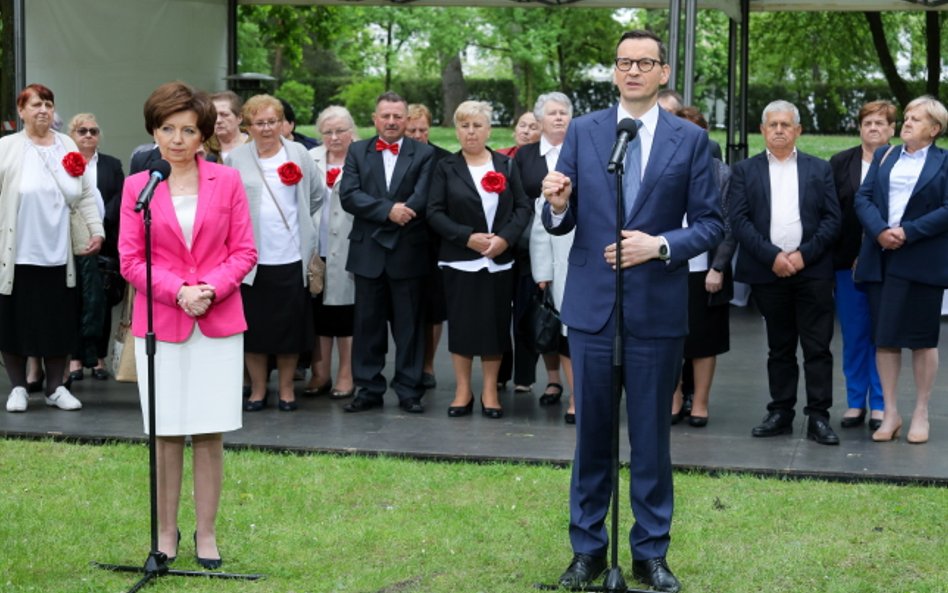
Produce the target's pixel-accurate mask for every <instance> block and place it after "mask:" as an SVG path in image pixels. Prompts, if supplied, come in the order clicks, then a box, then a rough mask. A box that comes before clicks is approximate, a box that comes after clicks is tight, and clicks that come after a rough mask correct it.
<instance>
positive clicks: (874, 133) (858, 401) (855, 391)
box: [830, 101, 896, 431]
mask: <svg viewBox="0 0 948 593" xmlns="http://www.w3.org/2000/svg"><path fill="white" fill-rule="evenodd" d="M895 116H896V110H895V105H893V104H892V103H890V102H889V101H871V102H869V103H866V104H865V105H863V106H862V108H861V109H860V110H859V115H858V118H859V140H860V143H859V146H854V147H853V148H849V149H847V150H844V151H842V152H840V153H838V154H836V155H833V157H832V158H831V159H830V168H831V169H832V170H833V182H834V183H835V184H836V196H837V197H838V198H839V210H840V214H842V229H841V230H840V233H839V238H838V239H837V240H836V245H834V246H833V268H834V269H835V270H836V288H835V296H836V318H837V319H839V328H840V333H842V337H843V375H844V376H845V377H846V401H847V403H848V407H847V409H846V411H845V412H844V413H843V419H842V420H841V421H840V426H841V427H842V428H855V427H857V426H862V425H863V424H865V422H866V410H867V408H868V409H869V414H870V416H869V429H870V430H873V431H875V430H876V429H878V428H879V426H880V425H881V424H882V416H883V410H884V408H885V403H884V401H883V398H882V384H881V382H880V381H879V372H878V370H876V347H875V346H873V345H872V320H871V317H870V315H869V297H868V296H867V295H866V291H865V290H861V289H860V288H857V287H856V284H855V283H854V282H853V266H854V265H855V263H856V256H858V255H859V248H860V246H861V245H862V225H860V224H859V219H858V218H856V209H855V206H854V202H855V198H856V192H857V191H859V186H860V185H862V182H863V180H864V179H865V178H866V173H868V172H869V166H870V165H871V164H872V156H873V155H874V154H875V152H876V151H877V150H879V148H881V147H883V146H886V145H888V143H889V140H890V139H891V138H892V136H894V135H895Z"/></svg>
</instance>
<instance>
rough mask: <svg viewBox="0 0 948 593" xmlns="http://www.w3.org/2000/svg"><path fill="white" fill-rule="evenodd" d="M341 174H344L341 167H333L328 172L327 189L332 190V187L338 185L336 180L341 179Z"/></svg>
mask: <svg viewBox="0 0 948 593" xmlns="http://www.w3.org/2000/svg"><path fill="white" fill-rule="evenodd" d="M340 173H342V168H341V167H333V168H332V169H330V170H328V171H326V187H328V188H329V189H332V186H334V185H336V180H337V179H339V174H340Z"/></svg>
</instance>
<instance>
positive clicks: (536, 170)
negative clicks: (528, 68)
mask: <svg viewBox="0 0 948 593" xmlns="http://www.w3.org/2000/svg"><path fill="white" fill-rule="evenodd" d="M533 113H534V115H535V117H536V118H537V121H539V122H540V132H541V133H540V141H539V142H537V143H533V144H527V145H526V146H524V147H522V148H521V149H520V150H519V151H517V156H516V157H514V161H515V162H516V164H517V166H518V168H519V169H520V177H521V179H523V188H524V190H525V191H526V193H527V197H528V198H530V199H531V200H533V201H534V202H533V204H534V209H535V210H536V212H535V216H534V217H533V224H532V229H531V231H530V270H529V271H530V272H531V278H532V281H533V282H535V283H536V286H537V288H539V290H541V291H542V290H546V289H547V288H549V289H550V290H551V291H552V293H553V303H554V305H556V309H557V310H559V309H560V307H561V306H562V305H563V287H564V286H565V283H566V270H567V268H568V262H567V258H568V257H569V251H570V248H572V246H573V235H574V232H573V231H570V232H569V233H567V234H566V235H562V236H558V237H554V236H553V235H551V234H550V233H548V232H547V231H546V229H545V228H543V222H542V221H541V212H542V209H543V204H545V203H546V200H545V199H543V196H542V184H543V178H544V177H546V174H547V173H548V172H550V171H553V170H554V169H556V161H557V159H558V158H559V156H560V148H561V147H562V145H563V140H564V139H565V138H566V130H567V128H568V127H569V122H570V120H571V119H572V118H573V103H572V101H570V100H569V97H567V96H566V95H564V94H563V93H560V92H552V93H546V94H544V95H540V96H539V97H538V98H537V102H536V105H534V107H533ZM535 290H536V289H535V288H533V287H532V285H531V290H530V291H529V294H530V295H531V296H532V295H533V294H534V293H535ZM543 361H544V363H545V365H546V372H547V379H548V384H547V386H546V389H545V390H544V392H543V394H542V395H541V396H540V405H544V406H549V405H553V404H556V403H559V401H560V398H561V397H562V395H563V384H562V382H561V380H560V376H559V368H560V365H561V364H562V366H563V371H564V373H565V374H566V381H567V383H568V384H569V389H570V396H569V408H568V409H567V411H566V414H565V415H564V419H565V421H566V422H567V423H568V424H573V423H574V422H575V421H576V415H575V409H574V406H573V367H572V365H571V363H570V359H569V344H568V342H567V340H566V326H565V325H564V326H563V336H562V338H561V339H560V342H559V350H558V351H557V352H551V353H544V354H543Z"/></svg>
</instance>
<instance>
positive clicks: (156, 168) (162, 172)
mask: <svg viewBox="0 0 948 593" xmlns="http://www.w3.org/2000/svg"><path fill="white" fill-rule="evenodd" d="M148 173H149V174H150V175H151V177H149V178H148V184H147V185H146V186H145V189H143V190H142V193H140V194H138V201H137V202H135V212H141V211H142V209H144V208H145V206H147V205H148V203H149V202H151V197H152V195H153V194H154V193H155V188H156V187H158V184H159V183H161V182H162V181H164V180H165V179H167V178H168V176H169V175H171V164H170V163H168V161H166V160H165V159H158V160H157V161H156V162H155V163H154V164H153V165H152V166H151V167H149V168H148Z"/></svg>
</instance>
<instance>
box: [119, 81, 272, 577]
mask: <svg viewBox="0 0 948 593" xmlns="http://www.w3.org/2000/svg"><path fill="white" fill-rule="evenodd" d="M216 118H217V114H216V111H215V109H214V105H213V103H212V102H211V100H210V98H209V97H208V95H207V94H206V93H204V92H202V91H196V90H194V89H193V88H191V87H190V86H188V85H186V84H184V83H181V82H169V83H166V84H163V85H161V86H160V87H158V88H157V89H156V90H155V91H154V92H153V93H152V94H151V96H150V97H149V98H148V100H147V101H146V102H145V128H146V129H147V130H148V133H149V134H152V135H153V136H154V138H155V142H156V143H157V144H158V148H159V150H160V151H161V156H162V158H163V159H165V160H166V161H168V162H169V163H170V164H171V175H169V177H168V180H167V181H166V182H162V183H160V184H159V185H158V188H157V189H156V190H155V194H154V198H153V200H152V202H151V212H152V224H151V231H152V263H153V267H152V290H153V294H154V327H155V337H156V339H157V351H156V356H155V388H156V398H155V415H156V431H155V432H156V434H155V436H156V439H157V456H158V525H159V532H158V549H159V550H160V551H161V552H163V553H165V554H166V555H167V556H168V558H169V562H170V561H173V560H174V559H175V558H176V557H177V549H178V541H179V540H180V531H179V530H178V521H177V514H178V502H179V498H180V494H181V473H182V466H183V463H184V441H185V436H186V435H191V443H192V447H193V449H194V500H195V511H196V512H195V515H196V519H197V527H196V529H195V532H194V542H195V556H196V558H197V561H198V563H199V564H201V566H203V567H204V568H207V569H215V568H219V567H220V566H221V556H220V553H219V552H218V549H217V540H216V535H215V522H216V517H217V508H218V503H219V501H220V493H221V482H222V479H223V452H224V449H223V439H222V434H221V433H223V432H225V431H230V430H236V429H238V428H240V427H241V383H242V378H243V377H242V374H243V332H244V330H246V329H247V323H246V321H245V320H244V312H243V305H242V302H241V298H240V290H239V288H240V283H241V281H242V280H243V278H244V276H246V275H247V272H249V271H250V269H251V268H252V267H253V266H254V264H255V263H256V261H257V251H256V248H255V247H254V242H253V229H252V227H251V224H250V214H249V212H248V209H247V198H246V196H245V194H244V188H243V184H242V183H241V180H240V175H239V174H238V173H237V171H235V170H234V169H231V168H229V167H224V166H221V165H216V164H214V163H208V162H206V161H204V160H203V159H201V158H198V156H197V152H198V149H199V148H200V146H201V143H202V142H203V141H204V139H205V138H207V137H209V136H210V135H211V134H213V132H214V122H215V120H216ZM147 182H148V173H147V172H143V173H138V174H136V175H132V176H131V177H129V178H128V179H127V180H126V182H125V189H124V192H123V196H122V211H121V222H120V229H121V231H120V234H119V256H120V261H121V270H122V275H123V276H124V277H125V278H126V279H127V280H128V281H129V283H131V284H132V286H134V287H135V289H136V291H137V293H136V296H135V304H134V312H133V315H132V333H133V334H134V336H135V357H136V361H137V363H138V364H137V367H138V377H139V395H140V398H141V405H142V413H143V416H144V417H145V418H146V419H147V417H148V393H147V385H148V376H147V374H148V369H147V366H146V364H145V341H144V339H143V338H144V336H145V332H146V330H147V326H146V306H147V305H146V302H145V291H146V288H147V286H146V276H145V274H146V270H145V229H144V224H143V220H142V216H141V214H139V213H136V212H135V202H136V200H137V198H138V195H139V193H140V192H141V190H142V188H144V186H145V184H146V183H147ZM145 431H146V432H147V431H148V423H147V420H146V422H145Z"/></svg>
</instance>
